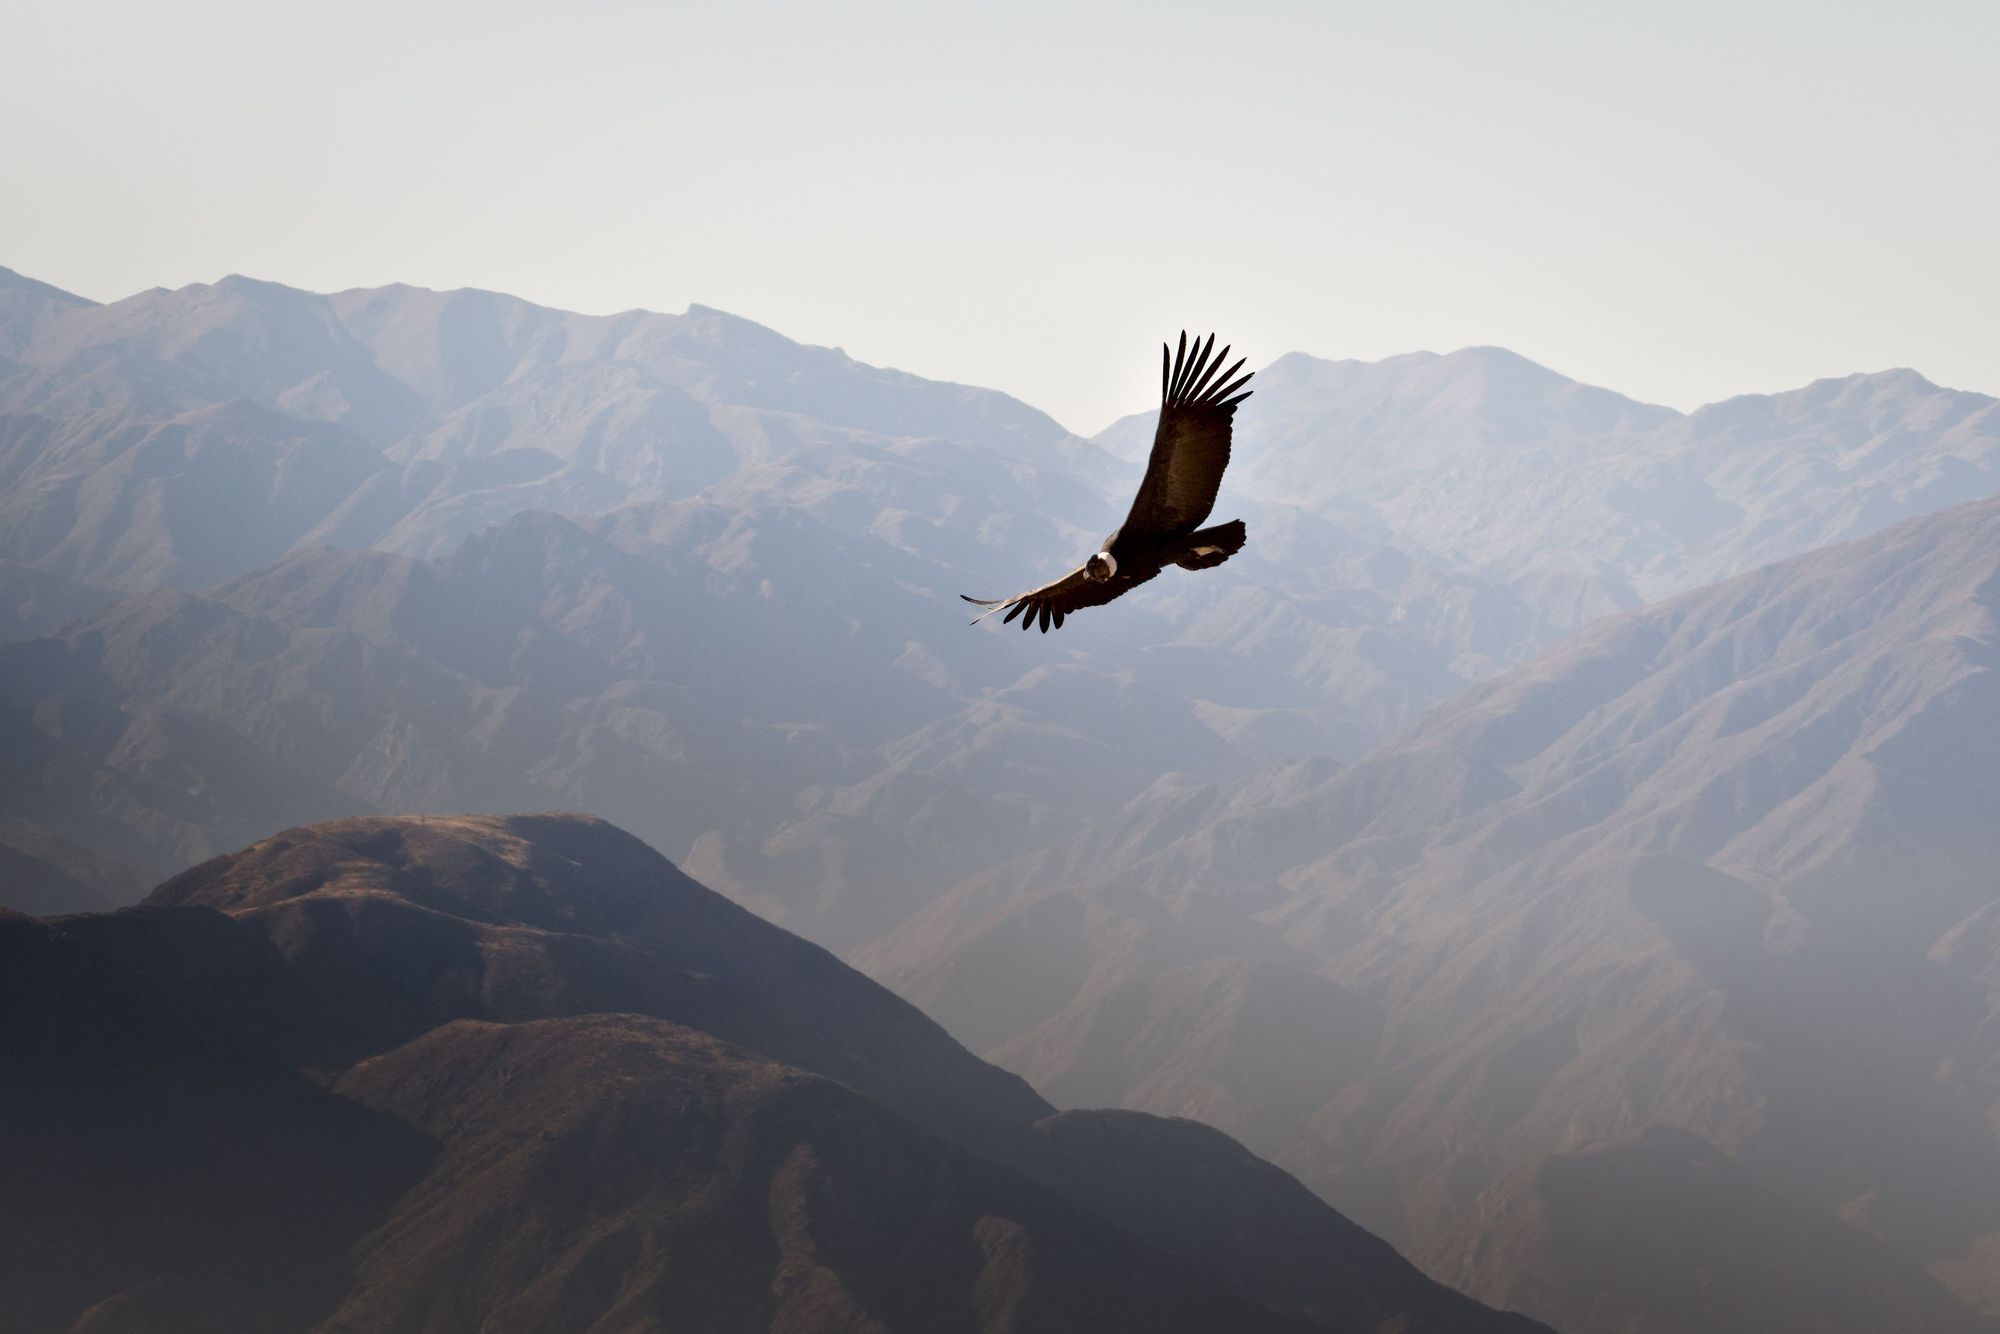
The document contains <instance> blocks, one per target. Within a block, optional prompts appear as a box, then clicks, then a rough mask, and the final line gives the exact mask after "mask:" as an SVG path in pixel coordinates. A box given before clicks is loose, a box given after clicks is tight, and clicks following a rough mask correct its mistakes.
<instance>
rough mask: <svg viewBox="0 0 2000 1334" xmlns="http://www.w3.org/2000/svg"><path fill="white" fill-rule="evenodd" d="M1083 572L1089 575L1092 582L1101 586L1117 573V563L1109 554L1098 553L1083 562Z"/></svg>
mask: <svg viewBox="0 0 2000 1334" xmlns="http://www.w3.org/2000/svg"><path fill="white" fill-rule="evenodd" d="M1083 572H1084V573H1085V574H1087V575H1089V576H1090V578H1091V579H1092V581H1093V582H1096V583H1100V584H1101V583H1103V582H1105V581H1106V580H1107V579H1109V578H1111V576H1112V575H1114V574H1117V573H1118V562H1117V561H1116V560H1115V559H1113V558H1112V555H1111V553H1110V552H1108V551H1100V552H1098V553H1097V554H1096V555H1095V556H1092V557H1091V558H1090V559H1089V560H1087V561H1085V562H1084V564H1083Z"/></svg>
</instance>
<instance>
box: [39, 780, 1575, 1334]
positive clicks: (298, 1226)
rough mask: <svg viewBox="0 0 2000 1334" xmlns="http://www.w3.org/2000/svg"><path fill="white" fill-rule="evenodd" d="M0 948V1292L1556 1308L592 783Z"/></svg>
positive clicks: (776, 1311)
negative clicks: (1073, 1062) (1527, 1299)
mask: <svg viewBox="0 0 2000 1334" xmlns="http://www.w3.org/2000/svg"><path fill="white" fill-rule="evenodd" d="M0 956H4V957H0V962H3V963H4V967H0V995H4V999H5V1001H6V1012H7V1013H8V1014H9V1015H10V1020H9V1022H8V1023H7V1024H6V1025H5V1026H4V1035H0V1044H4V1052H5V1056H6V1059H7V1069H8V1071H9V1078H8V1079H7V1081H5V1084H4V1087H0V1115H4V1117H5V1121H6V1124H7V1125H8V1127H9V1132H10V1139H13V1137H14V1136H17V1135H19V1136H26V1137H29V1140H30V1141H31V1142H32V1143H33V1144H34V1145H35V1146H36V1152H33V1153H10V1154H9V1155H7V1156H6V1166H5V1168H4V1169H0V1170H4V1172H5V1173H6V1175H7V1178H8V1182H7V1184H8V1187H9V1188H8V1189H7V1190H6V1191H4V1192H0V1209H4V1210H5V1213H6V1235H7V1236H8V1237H10V1238H11V1239H12V1240H10V1241H9V1243H8V1245H7V1246H6V1247H5V1248H4V1249H0V1274H3V1275H4V1278H5V1281H6V1285H7V1291H8V1295H9V1300H8V1303H7V1309H6V1310H5V1312H4V1313H0V1327H5V1328H8V1329H21V1330H43V1329H66V1328H72V1327H74V1328H76V1329H79V1330H110V1329H132V1328H139V1329H172V1330H180V1329H186V1330H196V1329H206V1330H213V1329H220V1328H229V1329H253V1328H255V1329H305V1328H315V1329H322V1330H364V1329H366V1330H374V1329H383V1328H423V1329H431V1330H458V1329H468V1330H470V1329H493V1328H522V1329H528V1328H534V1329H549V1328H579V1329H580V1328H594V1327H611V1326H617V1327H627V1328H675V1327H680V1326H682V1325H688V1324H692V1325H696V1326H699V1327H701V1328H708V1329H745V1330H751V1329H756V1330H762V1329H799V1330H808V1329H812V1330H818V1329H882V1330H894V1329H911V1330H926V1331H928V1330H945V1329H967V1330H972V1329H979V1330H1010V1329H1022V1330H1026V1329H1033V1330H1043V1329H1076V1330H1106V1329H1135V1330H1137V1329H1187V1330H1212V1329H1220V1328H1228V1329H1245V1330H1265V1329H1268V1330H1287V1331H1310V1330H1357V1331H1361V1330H1382V1329H1392V1328H1393V1329H1409V1330H1468V1331H1470V1330H1494V1331H1500V1330H1522V1331H1527V1330H1531V1329H1536V1328H1540V1326H1537V1325H1535V1324H1534V1323H1533V1322H1531V1321H1527V1320H1524V1319H1522V1318H1519V1317H1515V1316H1508V1315H1503V1314H1498V1313H1495V1312H1492V1311H1489V1310H1487V1309H1485V1308H1483V1307H1480V1306H1478V1305H1476V1304H1475V1303H1472V1302H1470V1301H1468V1300H1466V1299H1464V1298H1462V1297H1459V1296H1457V1295H1456V1294H1454V1293H1452V1292H1450V1291H1449V1290H1447V1289H1444V1288H1442V1287H1439V1286H1438V1285H1436V1284H1435V1283H1432V1282H1431V1281H1429V1280H1427V1279H1425V1278H1423V1277H1422V1276H1421V1275H1420V1274H1419V1273H1418V1272H1417V1271H1416V1270H1415V1269H1414V1268H1413V1267H1411V1266H1410V1265H1409V1264H1408V1262H1406V1261H1404V1260H1402V1259H1401V1258H1400V1257H1398V1256H1397V1255H1396V1254H1395V1253H1394V1252H1393V1251H1392V1250H1390V1249H1389V1248H1388V1247H1387V1246H1386V1245H1384V1244H1383V1243H1381V1242H1379V1241H1376V1240H1375V1239H1374V1238H1372V1237H1370V1236H1368V1235H1367V1234H1366V1233H1364V1232H1362V1231H1361V1230H1360V1229H1358V1228H1356V1227H1354V1226H1353V1225H1352V1224H1350V1223H1347V1222H1346V1221H1345V1220H1344V1219H1341V1218H1340V1217H1339V1216H1338V1215H1337V1214H1334V1213H1333V1212H1332V1211H1331V1210H1330V1209H1328V1208H1327V1207H1326V1206H1325V1205H1324V1204H1322V1203H1320V1202H1319V1201H1318V1200H1316V1199H1315V1198H1314V1197H1313V1196H1311V1195H1310V1194H1309V1193H1308V1192H1307V1191H1305V1189H1304V1188H1303V1187H1301V1186H1299V1185H1298V1183H1297V1182H1295V1181H1292V1180H1291V1179H1290V1178H1289V1177H1286V1176H1285V1175H1284V1174H1283V1173H1282V1172H1279V1171H1278V1170H1277V1169H1275V1168H1272V1167H1270V1166H1269V1165H1267V1164H1264V1163H1262V1162H1260V1161H1258V1160H1257V1159H1255V1158H1253V1157H1251V1156H1250V1155H1249V1154H1248V1153H1247V1152H1245V1151H1244V1150H1243V1149H1242V1148H1240V1147H1239V1146H1237V1145H1236V1144H1234V1143H1233V1142H1231V1141H1229V1140H1228V1139H1226V1138H1225V1137H1223V1136H1221V1135H1220V1134H1218V1133H1216V1132H1214V1131H1210V1130H1207V1129H1206V1128H1203V1127H1198V1126H1193V1125H1191V1124H1187V1123H1182V1122H1170V1121H1159V1120H1156V1119H1154V1118H1151V1117H1147V1116H1143V1115H1139V1114H1135V1113H1129V1112H1108V1113H1064V1114H1062V1115H1056V1114H1054V1112H1053V1109H1052V1108H1050V1107H1049V1106H1048V1105H1047V1104H1046V1103H1044V1102H1042V1101H1041V1099H1039V1098H1038V1097H1037V1096H1036V1095H1035V1094H1034V1093H1033V1091H1032V1090H1030V1089H1029V1088H1028V1087H1027V1085H1025V1084H1023V1083H1022V1082H1021V1081H1019V1080H1018V1079H1016V1078H1015V1077H1013V1076H1011V1075H1008V1074H1005V1073H1003V1072H1001V1071H1000V1070H997V1069H995V1068H994V1067H992V1066H989V1065H986V1064H984V1063H982V1062H980V1061H978V1060H977V1059H975V1058H974V1057H973V1056H972V1055H971V1054H970V1053H968V1052H967V1051H965V1050H964V1049H963V1048H962V1047H960V1046H958V1045H957V1044H956V1043H954V1042H953V1041H952V1040H951V1039H950V1038H948V1037H947V1036H946V1035H945V1034H944V1032H943V1031H942V1030H941V1029H939V1028H938V1027H937V1026H936V1025H934V1024H932V1023H930V1022H929V1021H928V1020H926V1019H925V1018H924V1017H923V1016H922V1015H921V1014H919V1013H918V1012H917V1011H916V1010H914V1009H913V1008H911V1007H910V1006H909V1005H908V1004H907V1003H905V1002H903V1001H900V1000H898V999H896V998H895V997H894V996H892V995H891V994H890V993H888V992H886V991H884V990H883V989H881V988H880V987H878V986H876V985H875V984H873V983H871V982H869V981H867V980H866V979H865V978H863V977H862V976H861V975H860V974H858V973H856V972H854V971H852V970H851V969H848V968H846V967H845V966H843V965H841V964H840V963H839V962H837V961H836V960H835V959H833V958H832V956H830V955H828V954H826V953H825V952H824V951H822V950H820V949H818V948H817V947H814V946H812V945H809V944H807V943H806V942H804V941H801V940H799V939H797V938H796V937H793V936H790V935H787V934H786V933H785V932H783V931H780V930H778V929H776V928H774V927H771V926H769V925H767V924H766V923H763V922H761V921H759V920H758V919H757V918H755V917H753V916H751V915H750V914H749V913H747V912H745V911H744V910H742V909H741V908H738V907H736V906H734V905H733V904H730V903H728V902H727V901H725V900H723V899H722V898H720V897H719V896H717V895H715V894H712V893H710V892H709V891H707V890H704V889H702V888H701V887H700V886H698V885H696V884H695V883H694V882H692V881H690V880H688V879H687V878H686V877H685V876H683V875H681V874H680V873H679V872H677V871H675V870H674V868H673V867H672V866H671V865H670V864H669V863H667V862H666V861H665V860H664V859H663V858H661V857H660V856H659V855H658V854H657V853H654V852H652V851H651V850H650V849H648V848H646V847H645V846H644V845H643V844H641V843H640V842H639V841H638V840H636V839H634V838H632V837H631V836H629V835H626V834H624V833H622V832H620V831H618V830H616V829H615V828H613V827H611V826H609V825H606V824H604V823H602V822H600V821H596V820H591V819H588V818H584V817H579V816H520V817H511V818H498V817H454V818H435V819H395V820H392V819H356V820H348V821H343V822H338V823H334V824H327V825H319V826H313V827H307V828H299V829H292V830H288V831H286V832H284V833H282V834H280V835H277V836H275V837H273V838H271V839H268V840H265V841H263V842H261V843H259V844H256V845H254V846H252V847H250V848H248V849H245V850H244V851H242V852H241V853H238V854H235V855H231V856H227V857H223V858H220V859H217V860H215V861H212V862H209V863H206V864H204V865H202V866H200V867H197V868H195V869H194V870H191V871H189V872H187V873H186V874H184V875H182V876H179V877H176V878H175V879H173V880H171V881H169V882H167V883H166V884H164V885H162V886H160V887H159V889H157V890H156V891H155V892H154V893H153V894H152V896H151V897H150V898H149V899H148V901H147V903H146V905H145V906H143V907H141V908H135V909H129V910H126V911H124V912H121V913H116V914H99V915H87V916H80V917H66V918H52V919H46V920H41V921H36V920H31V919H28V918H24V917H20V916H7V917H0ZM15 1142H17V1143H18V1142H29V1141H20V1140H17V1141H15Z"/></svg>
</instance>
